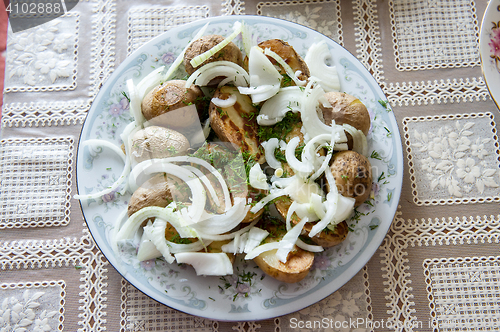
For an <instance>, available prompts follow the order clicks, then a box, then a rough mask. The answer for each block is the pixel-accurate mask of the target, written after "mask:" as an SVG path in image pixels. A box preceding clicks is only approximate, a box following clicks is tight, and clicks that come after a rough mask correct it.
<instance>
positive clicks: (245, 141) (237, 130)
mask: <svg viewBox="0 0 500 332" xmlns="http://www.w3.org/2000/svg"><path fill="white" fill-rule="evenodd" d="M231 94H232V95H235V96H236V97H237V101H236V103H235V104H234V105H233V106H231V107H226V108H220V107H218V106H216V105H215V104H213V103H210V107H209V110H208V114H209V118H210V124H211V126H212V129H213V130H214V132H215V133H216V134H217V137H219V139H220V140H221V141H223V142H230V143H232V144H234V145H235V146H237V147H239V148H240V149H241V150H242V151H244V152H248V153H250V154H251V155H252V156H253V157H254V159H255V161H257V162H258V163H260V164H262V163H264V161H265V157H264V153H263V152H262V151H261V149H260V141H259V137H258V135H257V133H258V124H257V114H258V110H257V109H256V108H255V107H254V106H253V104H252V100H251V99H250V97H249V96H247V95H242V94H240V92H239V91H238V89H237V88H235V87H231V86H223V87H221V88H219V89H218V90H217V91H216V92H215V94H214V98H220V99H227V98H229V95H231Z"/></svg>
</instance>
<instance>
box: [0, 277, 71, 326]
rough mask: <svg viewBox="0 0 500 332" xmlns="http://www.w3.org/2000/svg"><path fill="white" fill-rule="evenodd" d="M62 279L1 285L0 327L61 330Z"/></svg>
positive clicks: (63, 291) (63, 286) (62, 309)
mask: <svg viewBox="0 0 500 332" xmlns="http://www.w3.org/2000/svg"><path fill="white" fill-rule="evenodd" d="M64 289H65V284H64V281H51V282H41V283H40V282H35V283H29V284H24V283H20V284H17V285H12V284H1V285H0V299H3V300H2V301H1V302H0V331H2V332H3V331H5V332H7V331H15V332H24V331H33V332H44V331H55V330H62V322H63V316H62V314H63V312H64V308H63V306H62V303H64V297H65V290H64Z"/></svg>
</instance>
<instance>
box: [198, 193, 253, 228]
mask: <svg viewBox="0 0 500 332" xmlns="http://www.w3.org/2000/svg"><path fill="white" fill-rule="evenodd" d="M249 209H250V206H247V205H246V199H245V198H242V197H236V198H235V199H234V205H233V206H232V207H231V208H230V209H229V210H228V211H226V212H224V213H223V214H209V217H208V218H204V219H203V220H202V221H200V222H198V223H197V224H195V225H193V228H195V229H196V230H197V231H199V232H201V233H203V234H211V235H217V234H222V233H226V232H229V231H230V230H232V229H233V228H235V227H236V226H238V225H239V224H240V223H241V221H242V220H243V219H244V218H245V216H246V215H247V212H248V210H249Z"/></svg>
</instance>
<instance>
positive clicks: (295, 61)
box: [258, 39, 311, 86]
mask: <svg viewBox="0 0 500 332" xmlns="http://www.w3.org/2000/svg"><path fill="white" fill-rule="evenodd" d="M258 46H259V47H260V48H262V49H263V50H265V49H266V48H268V49H270V50H271V51H273V52H274V53H276V54H278V55H279V56H280V57H281V58H282V59H283V60H284V61H285V62H286V63H287V64H288V65H289V66H290V67H291V68H292V70H293V71H294V72H297V70H300V75H299V76H298V79H299V80H301V81H305V80H307V79H308V78H309V77H310V76H311V73H310V72H309V67H307V64H306V62H305V61H304V59H302V57H301V56H300V55H299V54H298V53H297V52H296V51H295V49H294V48H293V47H292V46H291V45H290V44H288V43H287V42H285V41H283V40H281V39H269V40H265V41H263V42H261V43H259V44H258ZM268 58H269V60H271V62H272V63H273V64H275V65H278V66H279V69H278V71H279V72H280V74H282V75H286V71H285V69H283V68H282V67H281V66H280V65H279V64H278V63H277V62H276V60H274V59H273V58H271V57H270V56H268ZM290 85H295V84H294V82H293V81H290V80H283V81H282V82H281V86H290Z"/></svg>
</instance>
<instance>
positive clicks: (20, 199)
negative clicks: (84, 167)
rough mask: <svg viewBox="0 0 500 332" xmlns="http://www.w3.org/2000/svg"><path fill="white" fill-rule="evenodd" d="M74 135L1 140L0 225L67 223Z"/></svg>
mask: <svg viewBox="0 0 500 332" xmlns="http://www.w3.org/2000/svg"><path fill="white" fill-rule="evenodd" d="M72 167H73V138H71V137H64V138H52V139H50V138H45V139H44V138H40V139H35V138H33V139H7V140H2V141H0V217H1V218H0V229H3V228H20V227H45V226H60V225H67V224H68V222H69V215H70V199H71V195H70V194H71V172H72Z"/></svg>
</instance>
